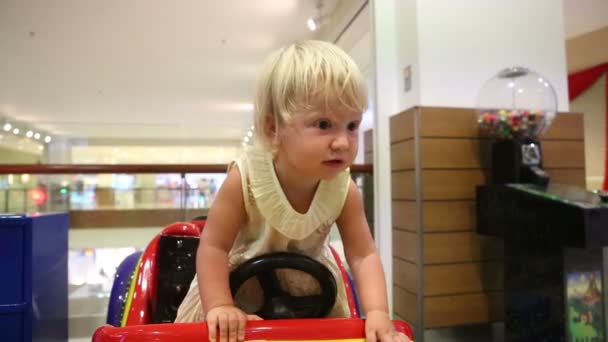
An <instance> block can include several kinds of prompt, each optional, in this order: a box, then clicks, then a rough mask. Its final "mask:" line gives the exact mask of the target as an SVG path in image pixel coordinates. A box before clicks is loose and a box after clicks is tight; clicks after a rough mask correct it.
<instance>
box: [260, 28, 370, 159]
mask: <svg viewBox="0 0 608 342" xmlns="http://www.w3.org/2000/svg"><path fill="white" fill-rule="evenodd" d="M319 103H321V106H324V107H323V108H314V107H315V106H314V104H317V107H318V106H319ZM336 105H339V106H341V108H345V109H348V110H352V111H358V112H361V113H362V112H364V111H365V110H366V109H367V105H368V104H367V88H366V85H365V82H364V80H363V76H362V75H361V72H360V71H359V68H358V67H357V65H356V64H355V62H354V61H353V60H352V59H351V58H350V57H349V56H348V55H347V54H346V53H345V52H344V51H343V50H342V49H340V48H339V47H337V46H335V45H333V44H330V43H327V42H323V41H317V40H306V41H301V42H297V43H294V44H291V45H289V46H287V47H284V48H282V49H279V50H277V51H275V52H273V53H272V54H271V55H270V56H269V57H268V58H267V59H266V60H265V62H264V65H263V67H262V70H261V73H260V75H259V78H258V81H257V85H256V97H255V135H256V139H257V142H258V143H261V144H263V145H264V146H265V147H267V148H270V149H274V148H275V142H276V141H275V140H276V136H277V132H278V129H279V127H280V126H281V125H283V124H285V123H287V122H289V120H290V118H291V117H292V115H293V113H294V112H296V111H301V110H310V109H329V108H330V107H335V106H336Z"/></svg>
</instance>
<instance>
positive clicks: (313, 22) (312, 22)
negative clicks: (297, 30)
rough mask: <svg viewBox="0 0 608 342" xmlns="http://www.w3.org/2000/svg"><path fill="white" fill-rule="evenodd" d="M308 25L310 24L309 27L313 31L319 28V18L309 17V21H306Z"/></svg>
mask: <svg viewBox="0 0 608 342" xmlns="http://www.w3.org/2000/svg"><path fill="white" fill-rule="evenodd" d="M306 25H308V29H309V30H311V31H316V30H317V20H316V19H313V18H308V21H306Z"/></svg>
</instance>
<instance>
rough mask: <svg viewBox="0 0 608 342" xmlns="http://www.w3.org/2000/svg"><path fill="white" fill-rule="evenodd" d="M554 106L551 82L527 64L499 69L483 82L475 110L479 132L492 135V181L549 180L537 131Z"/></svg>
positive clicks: (540, 182) (546, 125)
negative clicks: (530, 68)
mask: <svg viewBox="0 0 608 342" xmlns="http://www.w3.org/2000/svg"><path fill="white" fill-rule="evenodd" d="M556 108H557V97H556V95H555V90H554V89H553V87H552V86H551V84H550V83H549V82H548V81H547V80H546V79H545V78H544V77H542V76H541V75H539V74H538V73H536V72H534V71H531V70H529V69H526V68H522V67H512V68H507V69H504V70H501V71H500V72H499V73H498V74H497V75H496V76H494V77H493V78H491V79H490V80H488V81H487V82H486V83H485V84H484V85H483V87H482V88H481V90H480V92H479V94H478V98H477V110H476V111H477V118H478V123H479V127H480V129H481V131H482V134H484V135H486V136H488V137H490V138H491V139H492V165H491V166H492V183H494V184H505V183H533V184H536V185H540V186H546V185H547V184H548V183H549V177H548V176H547V174H546V173H545V171H544V170H543V163H542V150H541V144H540V141H539V135H540V134H542V133H543V132H544V131H545V130H547V129H548V128H549V126H550V125H551V122H552V121H553V119H554V118H555V112H556Z"/></svg>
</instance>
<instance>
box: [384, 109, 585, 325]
mask: <svg viewBox="0 0 608 342" xmlns="http://www.w3.org/2000/svg"><path fill="white" fill-rule="evenodd" d="M390 134H391V139H390V141H391V169H392V198H393V208H392V209H393V217H392V219H393V220H392V221H393V254H394V257H393V280H394V281H393V291H394V296H393V300H394V303H393V307H394V311H395V315H396V316H397V317H398V318H400V319H403V320H405V321H408V322H410V323H411V324H413V325H414V326H416V327H419V328H420V327H423V328H424V329H426V328H436V327H447V326H456V325H465V324H474V323H482V322H490V321H495V320H500V319H502V312H503V303H502V289H503V265H502V258H503V244H502V241H501V240H499V239H496V238H491V237H484V236H480V235H478V234H477V233H476V227H475V187H476V186H477V185H481V184H484V183H486V181H487V178H488V173H489V170H488V166H489V153H488V151H489V144H488V143H489V139H487V138H485V137H482V136H480V135H479V132H478V128H477V124H476V116H475V113H474V111H473V110H471V109H458V108H433V107H416V108H413V109H410V110H407V111H405V112H402V113H400V114H398V115H395V116H393V117H392V118H391V121H390ZM541 144H542V147H543V152H544V164H545V169H546V171H547V172H548V173H549V175H550V176H551V181H552V182H558V183H566V184H573V185H579V186H585V159H584V133H583V117H582V114H573V113H566V114H560V115H557V116H556V119H555V121H554V123H553V125H552V127H551V128H550V130H549V131H548V132H547V133H546V134H545V135H544V136H543V137H542V139H541ZM417 175H418V177H419V180H420V181H419V184H417V183H416V177H417ZM420 315H423V317H420Z"/></svg>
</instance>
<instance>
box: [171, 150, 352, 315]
mask: <svg viewBox="0 0 608 342" xmlns="http://www.w3.org/2000/svg"><path fill="white" fill-rule="evenodd" d="M235 164H236V165H237V167H238V168H239V171H240V173H241V184H242V191H243V197H244V203H245V210H246V212H247V222H246V223H245V225H244V226H243V227H242V228H241V230H240V231H239V233H238V235H237V237H236V239H235V242H234V245H233V247H232V249H231V250H230V253H229V255H228V260H229V269H230V270H233V269H234V268H236V267H237V266H239V265H240V264H242V263H243V262H245V261H247V260H249V259H251V258H254V257H256V256H258V255H262V254H266V253H271V252H295V253H300V254H304V255H307V256H309V257H311V258H313V259H315V260H317V261H319V262H321V263H322V264H324V265H325V266H327V268H328V269H329V270H330V271H331V272H332V273H333V275H334V278H335V279H336V283H337V285H338V295H337V298H336V303H335V305H334V307H333V309H332V310H331V312H330V314H329V315H328V316H329V317H349V316H350V313H349V312H350V310H349V307H348V301H347V297H346V292H345V289H344V281H343V278H342V275H341V273H340V270H339V268H338V267H337V265H336V263H335V259H334V257H333V255H332V254H331V251H330V250H329V246H328V241H329V232H330V229H331V227H332V225H333V224H334V223H335V221H336V219H337V218H338V216H339V215H340V213H341V212H342V207H343V206H344V202H345V200H346V194H347V193H348V189H349V186H350V172H349V170H345V171H343V172H341V173H339V174H338V175H337V176H336V177H334V178H333V179H331V180H322V181H321V182H320V183H319V186H318V187H317V190H316V193H315V195H314V198H313V200H312V203H311V204H310V207H309V209H308V212H306V213H305V214H300V213H299V212H297V211H296V210H294V209H293V207H292V206H291V204H290V203H289V201H288V200H287V198H286V196H285V194H284V192H283V190H282V188H281V185H280V183H279V180H278V178H277V175H276V173H275V170H274V164H273V160H272V155H271V154H270V153H269V152H267V151H265V150H263V149H261V148H260V147H248V148H247V149H246V150H245V152H244V153H243V155H242V156H241V158H239V160H237V161H236V162H234V163H233V164H232V165H231V167H232V166H234V165H235ZM277 277H278V278H279V281H280V282H281V285H282V287H283V289H285V290H287V292H289V293H290V294H292V295H296V296H303V295H312V294H315V293H318V291H319V286H318V284H317V282H316V281H315V280H314V279H313V278H312V277H311V276H309V275H307V274H305V273H303V272H300V271H296V270H278V271H277ZM234 299H235V303H237V305H238V306H239V307H241V308H243V309H245V310H246V311H248V312H255V311H257V310H256V309H257V308H259V306H260V304H261V299H262V291H261V288H260V285H259V283H258V282H257V279H256V278H255V277H254V278H252V279H250V280H249V281H247V282H246V283H245V284H244V285H243V286H242V287H241V290H239V292H238V293H237V295H236V296H235V298H234ZM204 318H205V314H204V313H203V310H202V305H201V302H200V296H199V291H198V283H197V278H196V277H195V278H194V280H193V281H192V284H191V286H190V289H189V291H188V293H187V295H186V297H185V298H184V301H183V302H182V304H181V305H180V307H179V309H178V312H177V318H176V320H175V322H197V321H202V320H204Z"/></svg>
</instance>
